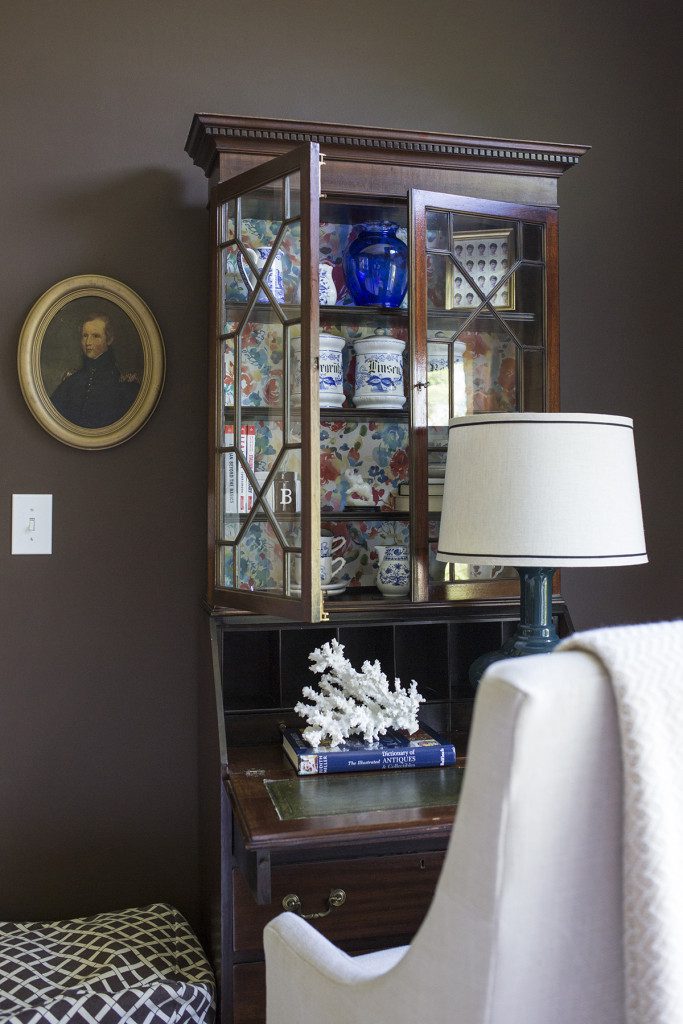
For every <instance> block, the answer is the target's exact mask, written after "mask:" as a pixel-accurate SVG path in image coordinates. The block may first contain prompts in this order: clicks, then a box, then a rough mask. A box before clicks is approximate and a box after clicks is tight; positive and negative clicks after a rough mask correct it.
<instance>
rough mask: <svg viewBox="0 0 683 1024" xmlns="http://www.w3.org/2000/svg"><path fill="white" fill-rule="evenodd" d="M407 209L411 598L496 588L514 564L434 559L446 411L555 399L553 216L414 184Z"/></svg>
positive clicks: (520, 406) (478, 593)
mask: <svg viewBox="0 0 683 1024" xmlns="http://www.w3.org/2000/svg"><path fill="white" fill-rule="evenodd" d="M410 209H411V231H412V239H411V241H412V251H411V254H412V259H413V275H414V277H413V280H414V288H413V292H412V319H411V326H412V336H413V342H414V374H415V382H416V383H415V386H414V389H413V427H414V430H415V435H414V440H415V442H416V443H419V453H418V454H417V458H416V459H415V463H414V466H415V468H414V476H415V480H414V492H415V504H414V507H413V530H414V534H415V545H416V559H417V564H416V566H415V567H414V572H415V575H416V577H417V581H416V599H417V600H440V599H443V598H458V597H462V598H465V597H495V596H503V595H506V594H507V593H508V591H509V590H510V585H509V584H508V585H507V586H506V580H507V579H508V578H510V579H511V580H514V578H515V577H516V573H515V572H514V570H513V569H509V568H504V567H502V566H500V567H498V566H493V567H491V566H476V565H465V564H462V565H459V564H455V563H444V562H437V561H436V557H435V556H436V544H437V540H438V533H439V522H440V515H441V500H442V492H443V478H444V474H445V466H446V449H447V445H448V421H449V419H450V418H451V417H453V416H464V415H473V414H476V413H491V412H511V411H545V410H547V411H552V410H555V409H557V407H558V401H559V396H558V394H557V382H556V380H554V379H551V378H550V376H549V374H548V365H549V354H550V353H551V352H554V348H555V346H556V345H557V310H556V308H554V302H555V301H556V296H557V217H556V213H555V212H554V211H552V210H546V209H542V208H540V207H528V206H516V205H514V204H511V203H502V202H491V201H485V200H475V199H471V198H469V197H465V196H454V195H447V194H440V193H431V192H422V191H417V190H413V191H412V192H411V194H410ZM551 361H552V363H553V365H556V360H555V359H553V360H551ZM418 439H419V441H418ZM511 592H514V590H513V591H511Z"/></svg>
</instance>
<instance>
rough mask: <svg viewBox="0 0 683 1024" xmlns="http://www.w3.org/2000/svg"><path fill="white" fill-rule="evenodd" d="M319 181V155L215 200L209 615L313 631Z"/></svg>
mask: <svg viewBox="0 0 683 1024" xmlns="http://www.w3.org/2000/svg"><path fill="white" fill-rule="evenodd" d="M319 181H320V171H319V153H318V146H317V145H315V144H313V143H309V144H306V145H304V146H301V147H300V148H298V149H296V150H293V151H292V152H290V153H288V154H286V155H285V156H283V157H280V158H278V159H276V160H272V161H270V162H268V163H265V164H261V165H260V166H258V167H256V168H254V169H253V170H251V171H247V172H245V173H244V174H241V175H239V176H238V177H236V178H232V179H230V180H228V181H226V182H223V183H222V184H220V185H218V186H217V187H216V188H214V189H213V191H212V198H211V211H212V223H213V238H212V242H213V248H212V252H213V259H214V274H213V280H214V288H215V292H214V301H213V309H214V322H213V325H212V331H213V339H214V344H215V348H214V364H215V365H214V368H213V373H212V380H213V382H214V387H213V401H212V411H211V416H212V425H211V438H212V448H213V451H212V457H213V473H212V482H213V487H210V495H209V531H210V532H209V536H210V538H213V543H212V544H210V550H209V559H210V565H209V578H210V580H212V581H213V587H211V588H210V593H209V601H210V603H211V605H212V606H223V607H232V608H242V609H245V610H249V611H251V612H255V613H264V614H272V615H278V616H283V617H285V618H294V619H300V620H304V621H309V622H317V621H319V620H320V618H321V615H322V605H321V589H320V569H319V555H318V552H319V549H320V511H319V510H320V476H319V459H320V456H319V403H318V371H317V368H316V365H315V364H316V359H317V355H318V254H317V245H316V246H312V245H311V239H316V240H317V237H318V230H319V229H318V219H319V198H320V184H319ZM313 249H315V259H313V256H312V250H313Z"/></svg>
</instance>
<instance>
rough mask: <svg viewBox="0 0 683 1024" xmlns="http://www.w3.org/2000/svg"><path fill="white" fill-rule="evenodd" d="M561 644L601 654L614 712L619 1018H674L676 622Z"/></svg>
mask: <svg viewBox="0 0 683 1024" xmlns="http://www.w3.org/2000/svg"><path fill="white" fill-rule="evenodd" d="M570 648H574V649H578V650H582V651H588V652H589V653H592V654H594V655H596V656H597V657H598V658H599V659H600V660H601V661H602V663H603V665H604V666H605V669H606V670H607V672H608V674H609V676H610V679H611V683H612V688H613V690H614V696H615V699H616V704H617V713H618V716H619V728H620V733H621V746H622V760H623V771H624V850H623V855H624V963H625V970H626V979H625V984H626V1010H627V1020H628V1022H629V1024H683V621H676V622H655V623H650V624H647V625H642V626H615V627H611V628H607V629H594V630H590V631H589V632H586V633H577V634H575V635H574V636H572V637H569V638H568V639H567V640H565V641H563V642H562V644H560V645H559V647H558V648H557V649H558V650H568V649H570ZM596 784H598V785H599V780H596ZM596 1024H598V1022H596Z"/></svg>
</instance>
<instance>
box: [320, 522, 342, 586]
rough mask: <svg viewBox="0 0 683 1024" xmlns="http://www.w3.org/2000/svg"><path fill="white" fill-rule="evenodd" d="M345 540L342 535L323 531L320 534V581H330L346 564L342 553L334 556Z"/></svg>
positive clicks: (324, 582)
mask: <svg viewBox="0 0 683 1024" xmlns="http://www.w3.org/2000/svg"><path fill="white" fill-rule="evenodd" d="M345 543H346V541H345V540H344V538H343V537H333V536H332V534H331V533H323V534H321V536H320V582H321V583H322V584H323V585H325V584H327V583H331V582H332V580H333V579H334V577H335V576H336V575H337V573H339V572H340V571H341V570H342V569H343V568H344V566H345V565H346V559H345V558H344V557H343V555H340V556H339V558H334V557H333V556H334V554H335V552H337V551H341V549H342V548H343V547H344V544H345Z"/></svg>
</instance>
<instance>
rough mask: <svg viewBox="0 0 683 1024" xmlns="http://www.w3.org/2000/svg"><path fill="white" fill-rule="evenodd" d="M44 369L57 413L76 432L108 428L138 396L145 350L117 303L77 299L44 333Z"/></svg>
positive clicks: (44, 375)
mask: <svg viewBox="0 0 683 1024" xmlns="http://www.w3.org/2000/svg"><path fill="white" fill-rule="evenodd" d="M41 369H42V373H43V379H44V381H45V385H46V388H47V391H48V395H49V398H50V401H51V402H52V405H53V406H54V408H55V409H56V410H57V412H59V413H61V415H62V416H64V418H65V419H67V420H69V421H70V422H71V423H74V424H75V425H76V426H78V427H86V428H95V427H106V426H109V425H110V424H112V423H115V422H116V421H117V420H120V419H121V418H122V417H123V416H125V414H126V413H127V412H128V410H129V409H130V408H131V406H132V405H133V403H134V401H135V399H136V397H137V395H138V392H139V390H140V381H141V370H142V348H141V345H140V340H139V337H138V336H137V332H136V330H135V327H134V325H133V323H132V322H131V321H130V319H129V318H128V317H127V316H126V315H125V313H124V312H123V311H122V310H121V309H119V308H118V307H117V306H116V304H115V303H113V302H109V301H107V300H104V299H100V300H99V301H98V300H92V299H82V298H79V299H74V300H73V301H72V302H70V303H67V305H66V306H64V308H63V309H62V311H61V313H60V315H59V316H57V317H55V319H54V321H53V323H52V324H51V325H50V327H49V328H48V331H47V332H46V335H45V339H44V341H43V346H42V351H41Z"/></svg>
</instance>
